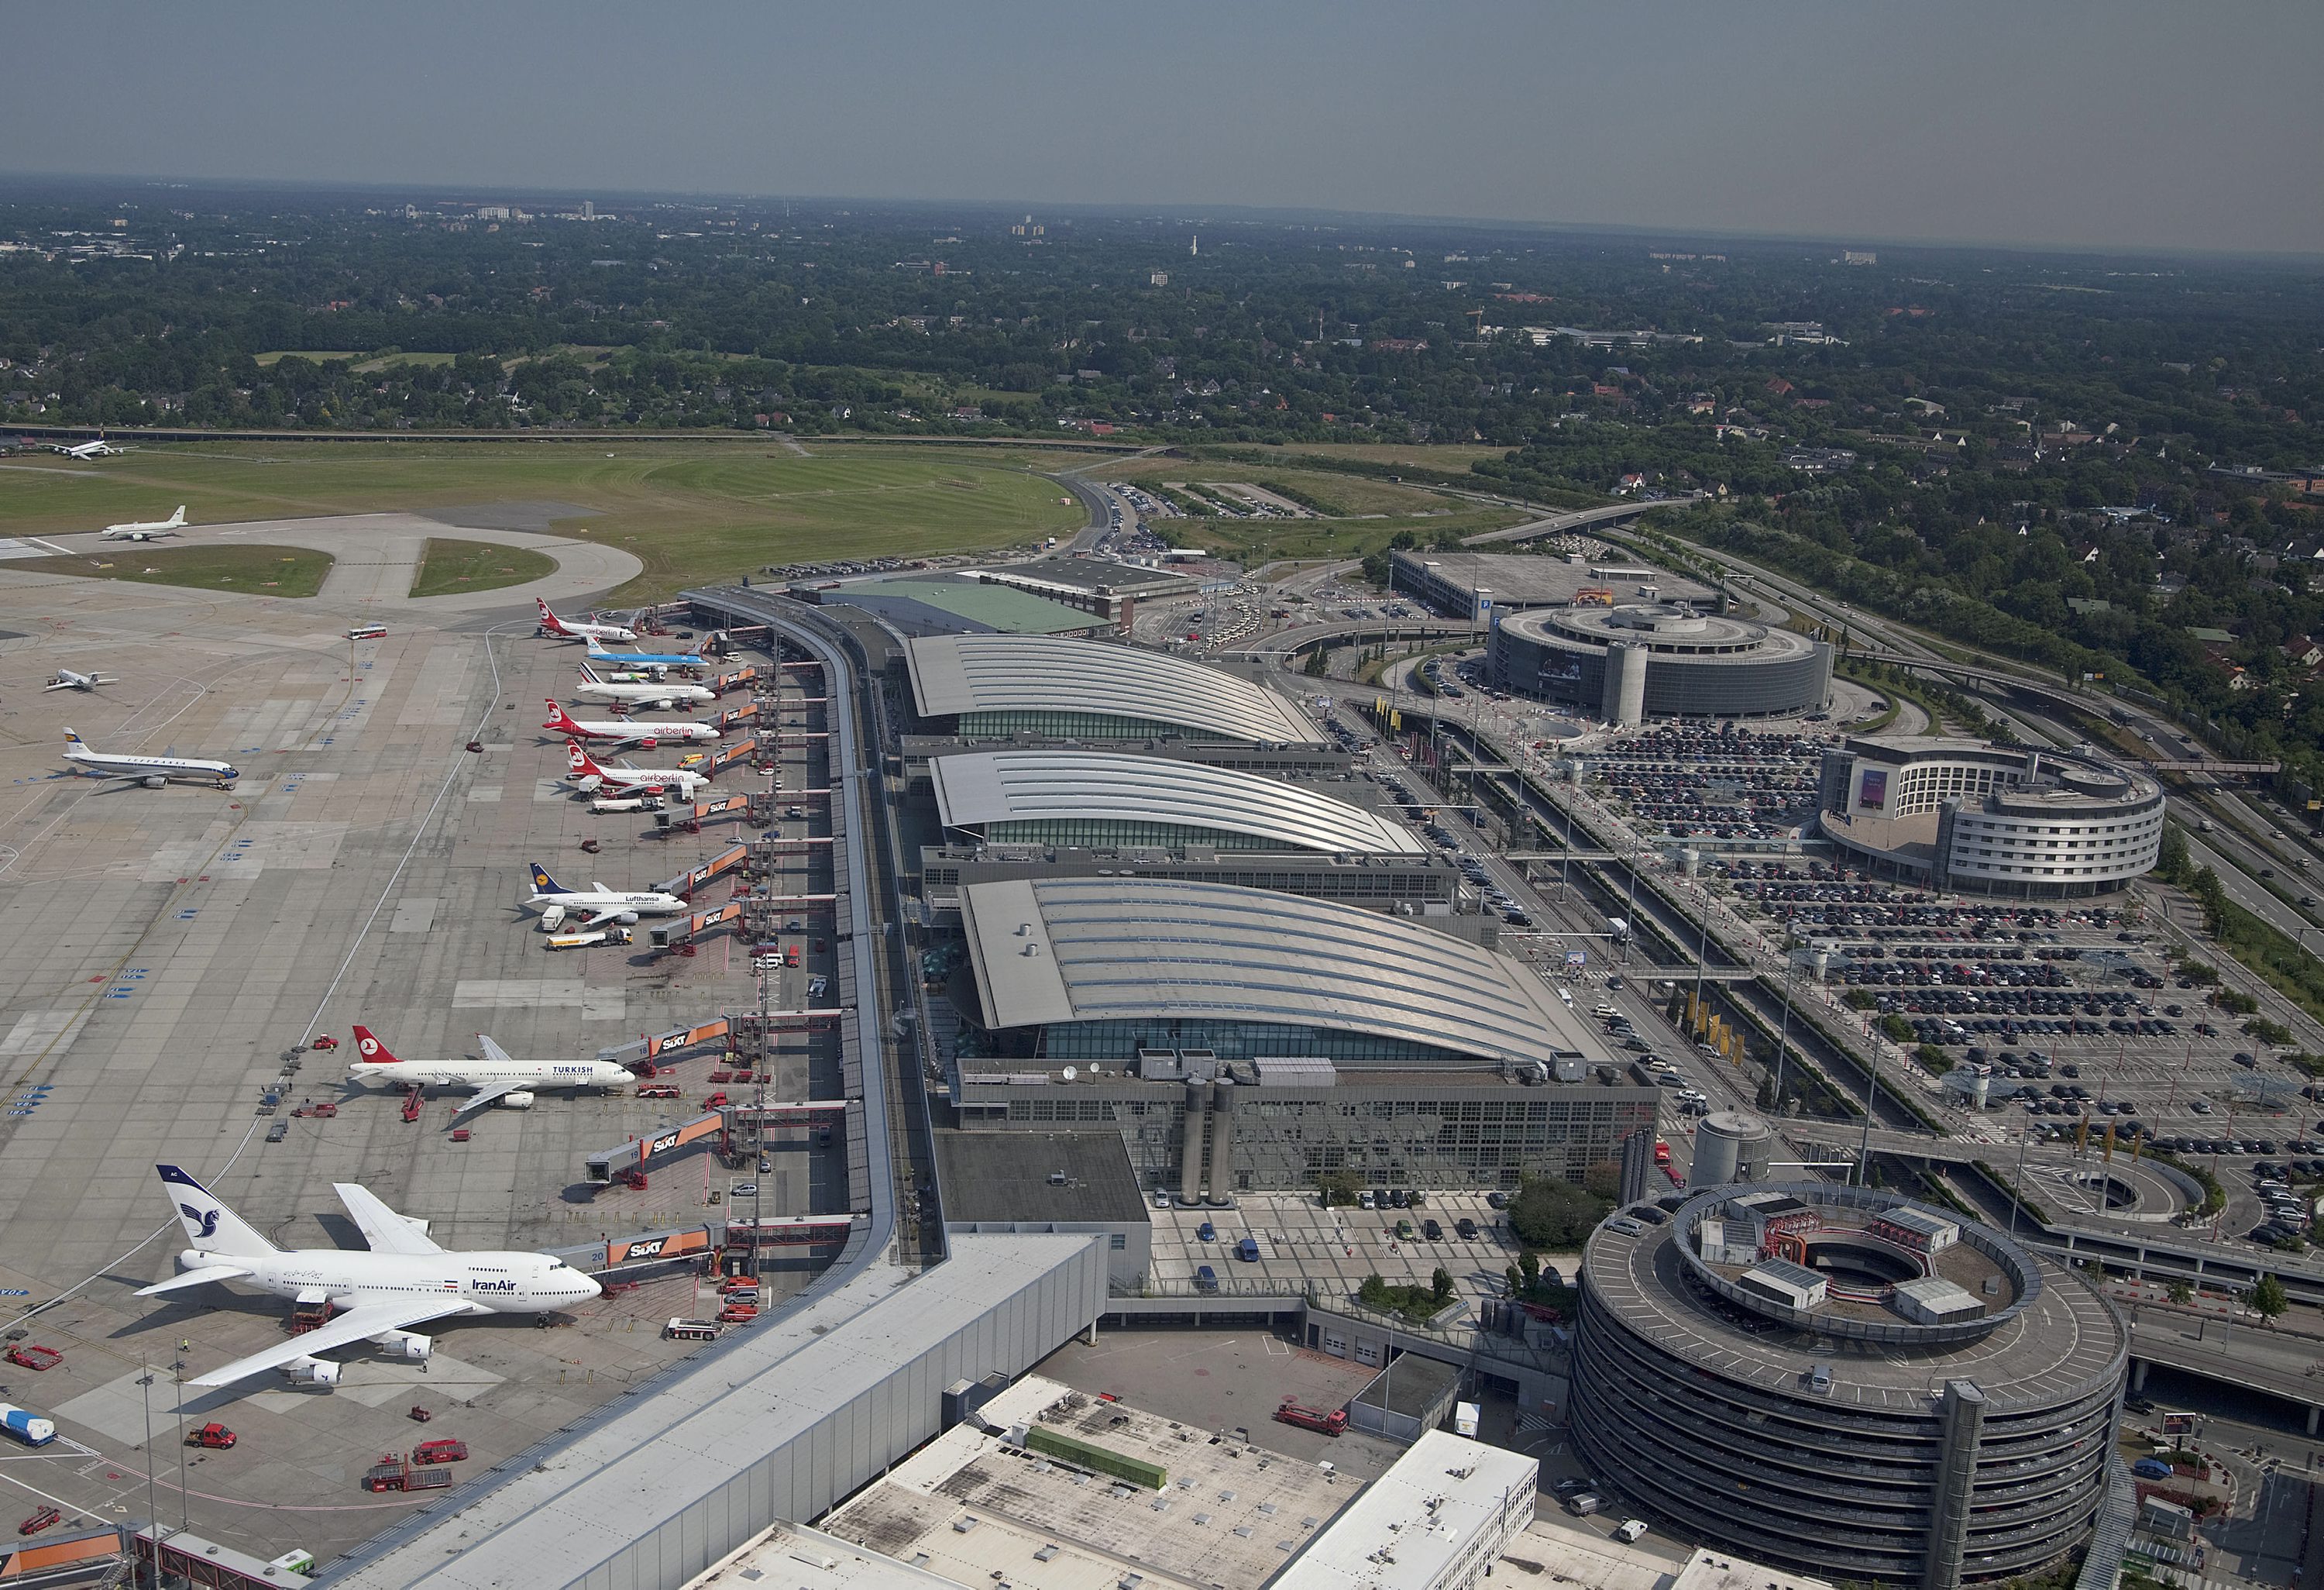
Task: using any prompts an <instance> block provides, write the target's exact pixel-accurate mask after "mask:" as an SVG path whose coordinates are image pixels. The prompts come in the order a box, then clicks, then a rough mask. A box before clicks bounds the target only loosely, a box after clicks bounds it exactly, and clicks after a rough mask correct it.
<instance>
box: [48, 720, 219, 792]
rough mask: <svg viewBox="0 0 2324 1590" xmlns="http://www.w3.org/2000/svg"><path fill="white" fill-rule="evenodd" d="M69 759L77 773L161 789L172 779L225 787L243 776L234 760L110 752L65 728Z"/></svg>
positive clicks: (67, 759)
mask: <svg viewBox="0 0 2324 1590" xmlns="http://www.w3.org/2000/svg"><path fill="white" fill-rule="evenodd" d="M65 760H66V761H67V762H69V763H72V771H73V772H77V773H86V774H88V776H89V777H90V778H93V779H129V780H132V781H134V782H136V783H140V784H143V785H144V786H145V787H146V788H147V789H149V790H158V789H160V788H161V786H162V785H164V784H166V783H168V782H169V781H171V780H172V779H176V780H180V781H185V782H191V783H200V784H216V785H217V787H218V788H219V789H221V790H223V789H225V788H226V786H228V785H229V784H231V783H233V782H234V781H235V780H236V779H238V778H240V777H242V774H241V773H240V772H237V771H236V770H235V766H234V764H233V763H230V762H210V761H208V760H206V759H204V758H202V757H198V756H124V755H117V754H109V753H106V752H103V751H99V750H98V749H97V747H96V746H94V745H92V744H89V743H88V741H86V740H84V739H82V738H81V737H80V736H79V735H77V734H75V733H73V732H72V730H70V729H67V730H66V731H65Z"/></svg>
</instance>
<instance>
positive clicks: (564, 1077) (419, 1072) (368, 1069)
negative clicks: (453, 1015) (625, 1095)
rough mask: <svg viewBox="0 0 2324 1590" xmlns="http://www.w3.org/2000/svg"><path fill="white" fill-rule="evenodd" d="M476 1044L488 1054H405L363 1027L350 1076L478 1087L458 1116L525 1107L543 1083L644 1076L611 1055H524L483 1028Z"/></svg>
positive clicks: (614, 1081)
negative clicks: (407, 1057) (511, 1050)
mask: <svg viewBox="0 0 2324 1590" xmlns="http://www.w3.org/2000/svg"><path fill="white" fill-rule="evenodd" d="M476 1047H477V1048H478V1049H482V1050H483V1051H484V1058H482V1059H475V1060H472V1059H469V1058H466V1056H462V1057H461V1058H458V1059H453V1060H399V1059H397V1058H395V1057H394V1056H393V1055H392V1054H390V1053H388V1050H387V1045H385V1044H383V1043H382V1042H381V1041H380V1040H378V1038H376V1037H375V1036H374V1035H373V1032H372V1030H371V1029H370V1028H368V1027H358V1028H356V1029H355V1054H356V1057H357V1058H356V1060H355V1064H353V1065H351V1066H349V1067H348V1068H347V1080H348V1081H350V1082H353V1083H357V1084H368V1083H374V1082H384V1083H391V1084H409V1085H410V1086H414V1087H473V1088H475V1089H476V1090H477V1091H476V1096H475V1097H474V1098H472V1099H470V1100H469V1101H468V1102H467V1103H466V1104H465V1105H461V1106H460V1107H459V1108H458V1109H457V1110H456V1111H454V1112H453V1114H452V1119H453V1120H455V1121H457V1120H458V1119H459V1118H460V1117H461V1116H463V1115H465V1114H468V1113H469V1112H470V1111H472V1110H481V1109H483V1108H484V1106H485V1105H496V1104H501V1103H503V1102H505V1103H507V1104H509V1105H512V1106H514V1107H517V1108H520V1109H521V1108H523V1107H525V1106H527V1105H530V1104H531V1103H532V1095H533V1094H534V1092H535V1091H536V1090H538V1089H542V1088H549V1087H563V1088H569V1089H571V1090H572V1091H573V1092H575V1093H576V1094H577V1093H578V1092H580V1091H581V1090H582V1089H583V1088H586V1087H594V1088H598V1089H611V1088H625V1087H627V1086H630V1084H631V1083H632V1082H635V1081H636V1080H637V1079H638V1078H637V1073H635V1072H634V1071H632V1070H631V1069H630V1068H628V1067H627V1066H619V1065H615V1064H614V1063H613V1061H611V1060H520V1059H518V1058H516V1057H515V1056H513V1055H512V1054H510V1053H509V1052H508V1050H506V1049H503V1048H502V1047H501V1046H500V1045H499V1044H497V1043H494V1042H493V1040H491V1039H489V1038H486V1037H485V1036H484V1034H483V1033H481V1032H480V1033H478V1034H477V1035H476Z"/></svg>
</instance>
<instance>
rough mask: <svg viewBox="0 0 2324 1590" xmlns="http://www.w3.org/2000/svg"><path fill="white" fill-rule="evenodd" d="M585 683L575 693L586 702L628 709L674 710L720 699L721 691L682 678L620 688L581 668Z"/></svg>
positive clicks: (585, 664) (586, 667) (586, 666)
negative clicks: (684, 705) (602, 702)
mask: <svg viewBox="0 0 2324 1590" xmlns="http://www.w3.org/2000/svg"><path fill="white" fill-rule="evenodd" d="M581 677H582V679H583V680H584V681H585V682H584V683H583V684H582V685H581V686H580V688H579V689H576V690H575V691H574V692H573V693H574V694H575V695H576V696H578V697H580V698H581V699H583V700H584V701H611V702H614V703H616V704H618V705H621V706H627V707H659V708H660V709H661V710H662V711H664V712H669V711H674V710H675V709H676V708H677V707H678V704H679V703H681V702H685V703H687V704H690V705H692V704H701V703H705V702H711V701H715V700H717V699H718V692H716V691H715V690H713V689H711V688H710V687H709V686H708V685H695V684H688V683H687V682H686V681H685V680H683V679H678V680H673V681H669V682H665V683H662V684H658V685H657V684H636V685H618V684H613V683H610V682H608V681H607V680H604V679H599V678H598V677H597V676H596V675H595V673H593V672H591V671H590V670H589V665H588V664H587V663H586V662H585V663H583V664H582V665H581Z"/></svg>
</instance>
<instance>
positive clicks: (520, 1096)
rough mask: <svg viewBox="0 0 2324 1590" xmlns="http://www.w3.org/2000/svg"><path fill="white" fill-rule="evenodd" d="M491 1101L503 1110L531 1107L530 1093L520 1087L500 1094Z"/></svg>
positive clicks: (527, 1108)
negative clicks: (512, 1091) (511, 1091)
mask: <svg viewBox="0 0 2324 1590" xmlns="http://www.w3.org/2000/svg"><path fill="white" fill-rule="evenodd" d="M493 1103H494V1104H496V1105H500V1107H501V1108H502V1109H503V1110H529V1109H530V1108H532V1095H531V1093H530V1091H528V1090H527V1089H525V1088H521V1087H520V1088H518V1089H517V1090H516V1091H515V1092H514V1093H504V1094H503V1095H501V1096H500V1097H498V1098H496V1099H494V1100H493Z"/></svg>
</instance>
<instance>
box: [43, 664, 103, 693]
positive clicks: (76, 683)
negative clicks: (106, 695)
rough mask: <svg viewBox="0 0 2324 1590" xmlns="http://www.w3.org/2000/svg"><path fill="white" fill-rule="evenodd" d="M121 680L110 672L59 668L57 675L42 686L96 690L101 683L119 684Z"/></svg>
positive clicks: (47, 687)
mask: <svg viewBox="0 0 2324 1590" xmlns="http://www.w3.org/2000/svg"><path fill="white" fill-rule="evenodd" d="M120 682H121V681H120V680H119V679H116V678H115V677H114V676H113V675H112V674H109V673H75V672H74V671H73V670H71V669H69V668H60V669H59V670H57V673H56V677H55V678H54V679H51V680H50V681H49V682H48V683H47V684H45V685H42V687H41V689H43V690H94V689H97V687H98V686H99V685H117V684H119V683H120Z"/></svg>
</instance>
